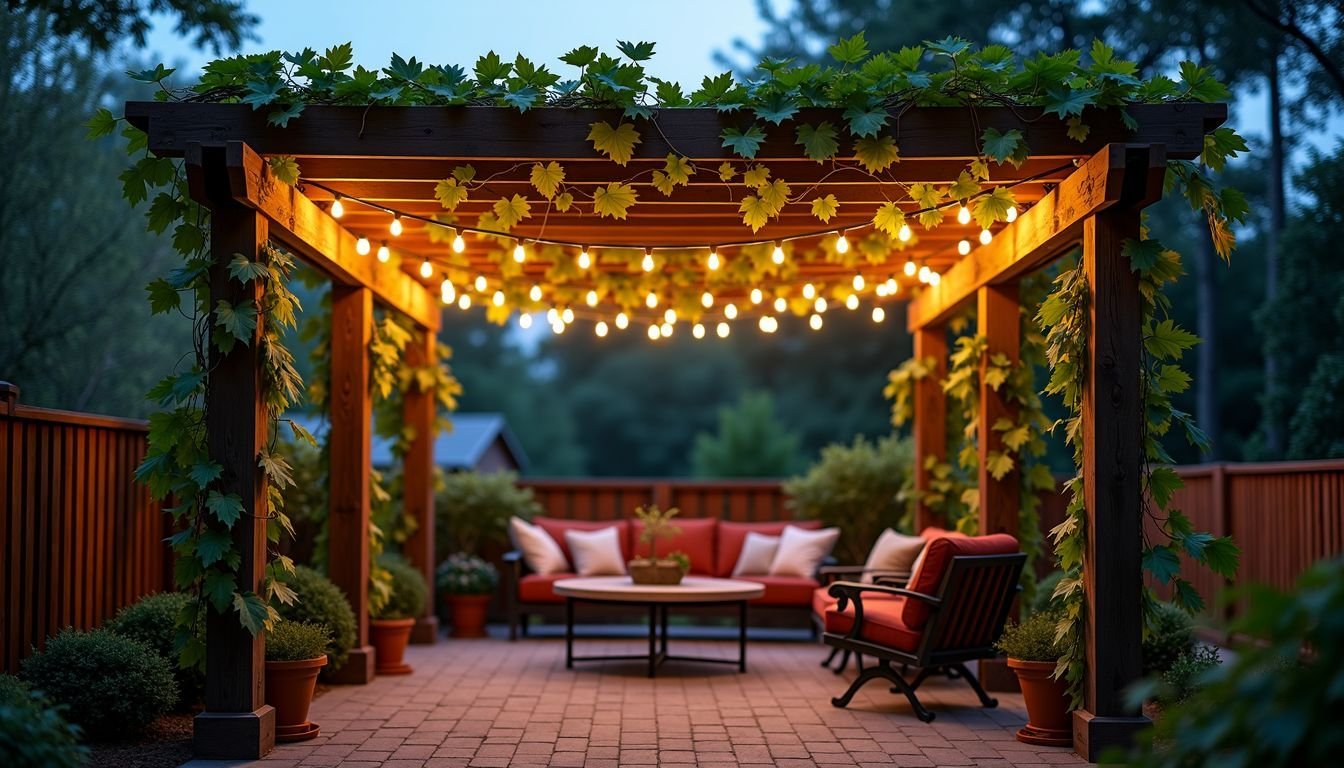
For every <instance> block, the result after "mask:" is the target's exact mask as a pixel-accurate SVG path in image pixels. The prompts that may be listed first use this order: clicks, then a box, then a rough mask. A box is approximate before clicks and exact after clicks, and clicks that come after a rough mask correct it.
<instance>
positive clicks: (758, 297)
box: [751, 288, 765, 304]
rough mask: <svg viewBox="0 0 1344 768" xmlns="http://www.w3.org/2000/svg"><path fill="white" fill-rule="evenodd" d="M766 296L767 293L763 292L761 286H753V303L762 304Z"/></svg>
mask: <svg viewBox="0 0 1344 768" xmlns="http://www.w3.org/2000/svg"><path fill="white" fill-rule="evenodd" d="M764 298H765V294H763V293H761V289H760V288H752V289H751V303H752V304H760V303H761V301H762V300H763V299H764Z"/></svg>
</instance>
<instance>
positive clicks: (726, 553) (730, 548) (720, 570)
mask: <svg viewBox="0 0 1344 768" xmlns="http://www.w3.org/2000/svg"><path fill="white" fill-rule="evenodd" d="M786 525H792V526H796V527H798V528H806V529H807V530H811V531H815V530H817V529H819V528H821V521H820V520H795V521H780V522H774V523H730V522H727V521H723V522H720V523H719V554H718V556H717V557H716V558H715V563H716V564H715V567H714V575H715V576H718V577H720V578H724V579H726V578H729V577H730V576H732V575H733V566H735V565H737V558H738V557H740V556H741V555H742V544H743V542H745V541H746V540H747V534H748V533H750V532H753V531H754V532H756V533H759V534H762V535H764V536H778V535H780V534H781V533H783V532H784V526H786ZM808 599H810V596H809V598H805V599H803V600H801V601H799V603H798V604H799V605H807V601H808Z"/></svg>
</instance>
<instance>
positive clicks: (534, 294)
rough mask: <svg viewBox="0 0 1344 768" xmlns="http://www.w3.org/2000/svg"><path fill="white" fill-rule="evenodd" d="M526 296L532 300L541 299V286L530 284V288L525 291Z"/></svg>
mask: <svg viewBox="0 0 1344 768" xmlns="http://www.w3.org/2000/svg"><path fill="white" fill-rule="evenodd" d="M527 298H529V299H531V300H533V301H541V286H540V285H534V286H532V289H531V290H529V291H528V292H527Z"/></svg>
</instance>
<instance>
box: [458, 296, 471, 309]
mask: <svg viewBox="0 0 1344 768" xmlns="http://www.w3.org/2000/svg"><path fill="white" fill-rule="evenodd" d="M457 307H458V309H471V294H469V293H464V294H462V295H461V296H458V297H457Z"/></svg>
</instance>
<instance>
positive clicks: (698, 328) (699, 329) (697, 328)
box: [691, 323, 705, 339]
mask: <svg viewBox="0 0 1344 768" xmlns="http://www.w3.org/2000/svg"><path fill="white" fill-rule="evenodd" d="M691 335H692V336H694V337H695V338H697V339H703V338H705V326H703V325H701V324H700V323H696V324H695V325H693V326H691Z"/></svg>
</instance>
